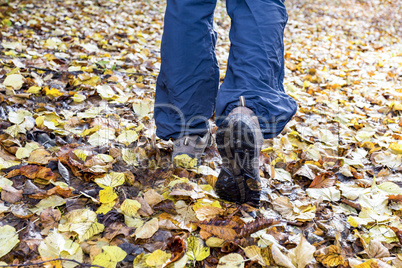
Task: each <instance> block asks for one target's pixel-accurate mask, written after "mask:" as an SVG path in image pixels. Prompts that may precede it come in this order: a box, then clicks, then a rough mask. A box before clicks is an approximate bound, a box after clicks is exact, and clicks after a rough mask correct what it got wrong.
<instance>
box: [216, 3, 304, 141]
mask: <svg viewBox="0 0 402 268" xmlns="http://www.w3.org/2000/svg"><path fill="white" fill-rule="evenodd" d="M226 4H227V10H228V14H229V16H230V17H231V19H232V25H231V29H230V34H229V37H230V41H231V47H230V52H229V60H228V67H227V71H226V77H225V80H224V82H223V84H222V86H221V87H220V89H219V92H218V97H217V103H216V116H217V124H218V125H219V124H220V123H221V122H222V119H223V118H224V117H225V116H227V115H228V114H229V113H230V111H231V110H232V109H233V108H235V107H236V106H238V104H239V102H238V100H239V96H244V97H245V99H246V106H247V107H249V108H250V109H252V110H253V111H254V112H255V114H256V115H257V116H258V117H259V122H260V126H261V130H262V132H263V135H264V138H266V139H267V138H272V137H274V136H276V135H278V134H279V133H280V132H281V131H282V130H283V128H284V127H285V125H286V123H287V122H288V121H289V120H290V119H291V118H292V116H293V115H294V114H295V112H296V109H297V105H296V102H295V101H294V100H293V99H292V98H291V97H289V96H288V95H287V94H286V93H285V92H284V89H283V84H282V83H283V76H284V56H283V54H284V45H283V31H284V28H285V25H286V22H287V18H288V16H287V12H286V8H285V5H284V3H283V1H282V0H227V1H226Z"/></svg>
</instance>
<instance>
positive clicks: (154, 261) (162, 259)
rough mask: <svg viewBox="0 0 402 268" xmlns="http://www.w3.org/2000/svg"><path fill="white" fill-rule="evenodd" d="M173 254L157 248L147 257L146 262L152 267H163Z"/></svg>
mask: <svg viewBox="0 0 402 268" xmlns="http://www.w3.org/2000/svg"><path fill="white" fill-rule="evenodd" d="M171 255H172V254H170V253H167V252H165V251H162V250H160V249H157V250H155V251H154V252H152V253H151V255H149V256H148V258H147V259H146V261H145V262H146V264H148V265H149V266H152V267H156V268H161V267H163V264H164V263H166V262H167V261H168V260H169V259H170V257H171Z"/></svg>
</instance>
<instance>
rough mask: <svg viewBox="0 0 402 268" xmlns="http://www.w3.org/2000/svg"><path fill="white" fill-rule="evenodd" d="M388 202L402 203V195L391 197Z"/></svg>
mask: <svg viewBox="0 0 402 268" xmlns="http://www.w3.org/2000/svg"><path fill="white" fill-rule="evenodd" d="M388 200H390V201H394V202H402V194H397V195H393V194H391V195H389V196H388Z"/></svg>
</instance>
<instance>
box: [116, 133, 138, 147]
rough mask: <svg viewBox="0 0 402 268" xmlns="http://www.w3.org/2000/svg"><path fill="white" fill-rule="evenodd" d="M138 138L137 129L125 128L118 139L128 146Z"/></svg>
mask: <svg viewBox="0 0 402 268" xmlns="http://www.w3.org/2000/svg"><path fill="white" fill-rule="evenodd" d="M137 139H138V134H137V132H136V131H135V130H123V131H122V132H121V134H120V135H119V136H118V137H117V139H116V140H117V141H118V142H120V143H123V144H125V145H127V146H128V145H129V144H130V143H132V142H134V141H136V140H137Z"/></svg>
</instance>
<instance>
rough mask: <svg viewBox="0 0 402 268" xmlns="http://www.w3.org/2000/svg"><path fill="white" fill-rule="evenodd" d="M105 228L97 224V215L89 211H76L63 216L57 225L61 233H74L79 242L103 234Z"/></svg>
mask: <svg viewBox="0 0 402 268" xmlns="http://www.w3.org/2000/svg"><path fill="white" fill-rule="evenodd" d="M104 229H105V226H104V225H103V224H100V223H99V222H97V215H96V213H95V212H93V211H91V210H89V209H76V210H72V211H70V212H68V213H67V214H66V215H64V216H63V217H62V218H61V220H60V224H59V230H60V231H61V232H75V233H77V234H78V240H79V241H80V242H82V241H85V240H88V239H89V238H91V237H92V236H94V235H96V234H99V233H101V232H103V230H104Z"/></svg>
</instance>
